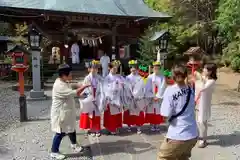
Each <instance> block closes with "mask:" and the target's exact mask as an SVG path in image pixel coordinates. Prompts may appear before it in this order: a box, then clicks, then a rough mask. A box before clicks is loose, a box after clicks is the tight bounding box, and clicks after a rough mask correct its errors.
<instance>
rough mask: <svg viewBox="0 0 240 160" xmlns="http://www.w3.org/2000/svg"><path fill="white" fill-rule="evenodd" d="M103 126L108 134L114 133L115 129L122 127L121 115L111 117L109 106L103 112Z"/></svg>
mask: <svg viewBox="0 0 240 160" xmlns="http://www.w3.org/2000/svg"><path fill="white" fill-rule="evenodd" d="M103 121H104V122H103V126H104V127H105V128H106V129H107V130H108V131H110V132H116V131H117V128H121V127H122V113H121V112H120V113H118V114H115V115H111V111H110V106H109V105H108V106H107V110H106V111H105V112H104V120H103Z"/></svg>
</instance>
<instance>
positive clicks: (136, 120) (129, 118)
mask: <svg viewBox="0 0 240 160" xmlns="http://www.w3.org/2000/svg"><path fill="white" fill-rule="evenodd" d="M123 123H124V124H127V125H128V126H131V125H136V126H142V125H143V124H144V123H145V121H144V112H143V111H141V112H140V113H139V115H130V111H129V110H126V111H124V113H123Z"/></svg>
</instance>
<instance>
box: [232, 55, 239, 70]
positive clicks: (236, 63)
mask: <svg viewBox="0 0 240 160" xmlns="http://www.w3.org/2000/svg"><path fill="white" fill-rule="evenodd" d="M231 68H232V70H234V71H236V72H238V71H240V56H236V57H234V58H233V59H232V61H231Z"/></svg>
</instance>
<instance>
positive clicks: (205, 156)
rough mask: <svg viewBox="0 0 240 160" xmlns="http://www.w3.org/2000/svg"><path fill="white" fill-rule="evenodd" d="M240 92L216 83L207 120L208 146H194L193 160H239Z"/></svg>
mask: <svg viewBox="0 0 240 160" xmlns="http://www.w3.org/2000/svg"><path fill="white" fill-rule="evenodd" d="M239 115H240V93H235V92H232V91H229V90H228V89H227V88H226V87H225V86H221V85H218V86H217V88H216V90H215V94H214V96H213V106H212V119H211V121H210V122H209V134H208V135H209V137H208V142H209V146H208V147H207V148H205V149H198V148H195V149H194V151H193V157H192V159H193V160H240V152H239V148H240V123H239V122H240V116H239Z"/></svg>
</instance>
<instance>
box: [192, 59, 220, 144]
mask: <svg viewBox="0 0 240 160" xmlns="http://www.w3.org/2000/svg"><path fill="white" fill-rule="evenodd" d="M195 76H196V79H197V80H196V92H195V93H196V103H197V106H196V107H197V111H198V112H197V121H198V127H199V143H198V147H199V148H205V147H206V146H207V141H206V137H207V122H208V120H209V119H210V117H211V101H212V94H213V91H214V88H215V83H216V80H217V66H216V64H213V63H209V64H206V65H205V66H204V68H203V72H202V75H201V74H200V73H198V72H196V73H195Z"/></svg>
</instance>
